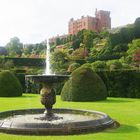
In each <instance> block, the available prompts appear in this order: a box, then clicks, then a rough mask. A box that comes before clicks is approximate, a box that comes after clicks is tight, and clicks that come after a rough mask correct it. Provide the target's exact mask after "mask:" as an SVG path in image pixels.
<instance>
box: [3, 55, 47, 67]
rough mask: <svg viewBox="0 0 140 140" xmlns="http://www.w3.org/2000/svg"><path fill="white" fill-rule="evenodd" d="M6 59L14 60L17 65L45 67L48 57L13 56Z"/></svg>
mask: <svg viewBox="0 0 140 140" xmlns="http://www.w3.org/2000/svg"><path fill="white" fill-rule="evenodd" d="M4 59H5V60H12V61H13V63H14V65H15V66H36V67H45V65H46V62H45V61H46V59H44V58H12V57H6V58H4Z"/></svg>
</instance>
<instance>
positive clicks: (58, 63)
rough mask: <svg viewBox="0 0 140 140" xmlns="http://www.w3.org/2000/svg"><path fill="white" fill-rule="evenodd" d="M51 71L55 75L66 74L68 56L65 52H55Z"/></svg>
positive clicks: (52, 56) (52, 55)
mask: <svg viewBox="0 0 140 140" xmlns="http://www.w3.org/2000/svg"><path fill="white" fill-rule="evenodd" d="M50 58H51V70H52V72H54V73H64V72H66V71H67V69H68V65H69V64H68V55H67V53H66V52H65V51H63V50H55V51H54V52H53V53H52V54H51V57H50Z"/></svg>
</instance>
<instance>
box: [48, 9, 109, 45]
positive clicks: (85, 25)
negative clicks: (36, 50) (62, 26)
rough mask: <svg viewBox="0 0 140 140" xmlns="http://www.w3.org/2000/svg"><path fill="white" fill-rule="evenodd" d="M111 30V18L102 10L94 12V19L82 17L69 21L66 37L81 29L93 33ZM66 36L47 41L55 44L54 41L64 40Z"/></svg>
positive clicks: (107, 12)
mask: <svg viewBox="0 0 140 140" xmlns="http://www.w3.org/2000/svg"><path fill="white" fill-rule="evenodd" d="M104 28H106V29H111V18H110V12H109V11H104V10H99V11H98V10H97V9H96V11H95V17H91V16H86V17H84V16H82V17H81V18H80V19H77V20H74V19H73V18H71V19H70V21H69V23H68V35H75V34H77V33H78V32H79V31H81V30H83V29H87V30H92V31H95V32H100V31H101V30H102V29H104ZM66 36H67V35H63V36H56V37H52V38H50V39H49V42H50V43H55V41H56V39H57V38H58V37H59V38H61V39H62V38H66Z"/></svg>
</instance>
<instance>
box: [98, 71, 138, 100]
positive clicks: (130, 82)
mask: <svg viewBox="0 0 140 140" xmlns="http://www.w3.org/2000/svg"><path fill="white" fill-rule="evenodd" d="M97 73H98V75H99V76H100V77H101V78H102V79H103V81H104V83H105V85H106V87H107V90H108V96H110V97H127V98H140V71H136V70H116V71H98V72H97Z"/></svg>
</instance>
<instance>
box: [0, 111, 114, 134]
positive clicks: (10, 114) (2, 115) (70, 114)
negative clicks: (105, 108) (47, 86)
mask: <svg viewBox="0 0 140 140" xmlns="http://www.w3.org/2000/svg"><path fill="white" fill-rule="evenodd" d="M43 112H44V109H24V110H12V111H5V112H0V132H4V133H12V134H24V135H67V134H80V133H89V132H97V131H102V130H104V129H106V128H111V127H114V126H116V122H115V121H114V120H112V119H111V118H110V117H109V116H108V115H107V114H105V113H102V112H98V111H87V110H75V109H53V112H54V114H55V115H56V116H60V117H63V119H60V120H54V121H47V120H45V121H44V120H43V121H42V120H36V119H35V117H38V116H41V115H43Z"/></svg>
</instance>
